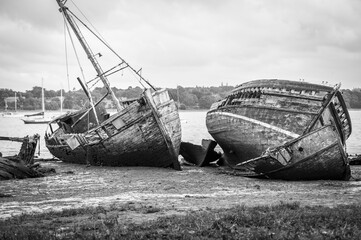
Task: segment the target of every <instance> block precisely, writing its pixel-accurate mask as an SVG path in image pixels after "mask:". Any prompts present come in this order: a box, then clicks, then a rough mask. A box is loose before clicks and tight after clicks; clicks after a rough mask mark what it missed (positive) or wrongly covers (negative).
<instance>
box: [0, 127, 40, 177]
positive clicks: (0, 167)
mask: <svg viewBox="0 0 361 240" xmlns="http://www.w3.org/2000/svg"><path fill="white" fill-rule="evenodd" d="M39 138H40V136H39V135H38V134H36V135H34V136H26V137H23V138H18V137H0V140H1V141H12V142H21V143H22V144H21V147H20V151H19V153H18V154H17V155H15V156H0V180H9V179H23V178H34V177H42V176H43V174H42V173H40V172H39V171H37V170H36V169H35V168H36V167H37V166H38V165H37V164H34V154H35V151H36V147H37V144H38V141H39ZM1 155H2V154H1Z"/></svg>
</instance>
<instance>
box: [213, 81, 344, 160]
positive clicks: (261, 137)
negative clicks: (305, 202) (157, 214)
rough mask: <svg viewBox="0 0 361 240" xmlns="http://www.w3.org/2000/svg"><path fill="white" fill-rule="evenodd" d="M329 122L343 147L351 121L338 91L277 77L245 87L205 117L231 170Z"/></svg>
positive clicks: (233, 93)
mask: <svg viewBox="0 0 361 240" xmlns="http://www.w3.org/2000/svg"><path fill="white" fill-rule="evenodd" d="M328 124H331V125H332V126H333V127H334V131H335V133H336V134H335V135H334V140H340V142H341V146H344V145H345V141H346V139H347V138H348V136H349V135H350V134H351V120H350V116H349V114H348V111H347V108H346V106H345V103H344V101H343V98H342V96H341V93H340V92H339V91H338V89H334V88H331V87H328V86H323V85H317V84H310V83H305V82H296V81H287V80H277V79H271V80H256V81H251V82H248V83H244V84H242V85H240V86H239V87H237V88H236V89H235V90H233V91H232V93H231V94H230V95H228V96H227V97H226V98H225V99H223V100H221V101H219V102H216V103H214V104H213V105H212V107H211V109H210V111H208V113H207V117H206V125H207V128H208V131H209V133H210V134H211V135H212V137H213V138H214V139H215V140H216V142H217V143H218V144H219V145H220V147H221V148H222V149H223V152H224V156H223V158H224V160H225V163H226V164H228V165H229V166H231V167H235V166H236V165H237V164H239V163H242V162H245V161H248V160H250V159H254V158H257V157H259V156H261V155H262V154H263V153H264V152H265V151H266V150H267V149H269V148H274V147H277V146H282V145H283V144H284V143H285V142H289V141H291V140H293V139H296V138H298V137H300V136H303V135H304V134H306V133H308V132H310V131H314V130H316V129H319V128H322V127H324V126H325V125H328Z"/></svg>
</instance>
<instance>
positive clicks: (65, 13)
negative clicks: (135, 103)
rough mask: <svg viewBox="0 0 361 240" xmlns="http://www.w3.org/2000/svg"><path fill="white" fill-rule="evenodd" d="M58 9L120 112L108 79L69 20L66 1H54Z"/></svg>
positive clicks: (118, 103) (78, 30) (71, 20)
mask: <svg viewBox="0 0 361 240" xmlns="http://www.w3.org/2000/svg"><path fill="white" fill-rule="evenodd" d="M56 1H57V3H58V5H59V7H60V9H59V11H60V12H61V13H63V16H64V17H65V18H66V20H67V21H68V23H69V24H70V26H71V28H72V29H73V31H74V34H75V35H76V37H77V38H78V40H79V42H80V44H81V45H82V47H83V49H84V51H85V53H86V54H87V56H88V59H89V60H90V62H91V63H92V65H93V67H94V68H95V70H96V72H97V74H98V77H99V78H100V80H101V81H102V82H103V84H104V86H105V88H106V89H107V90H108V93H110V95H111V98H112V100H113V102H114V104H115V107H116V108H117V111H118V112H119V111H121V110H122V109H123V107H122V106H121V104H120V102H119V100H118V99H117V97H116V96H115V94H114V92H113V91H112V90H111V88H110V84H109V81H108V79H107V78H106V76H105V74H104V72H103V70H102V69H101V67H100V65H99V63H98V61H97V60H96V58H95V57H94V54H93V52H92V51H91V49H90V47H89V45H88V43H87V42H86V41H85V39H84V37H83V35H82V34H81V32H80V29H79V28H78V26H77V25H76V24H75V23H74V22H73V19H72V18H71V16H70V15H69V13H68V8H67V7H65V3H66V1H67V0H56Z"/></svg>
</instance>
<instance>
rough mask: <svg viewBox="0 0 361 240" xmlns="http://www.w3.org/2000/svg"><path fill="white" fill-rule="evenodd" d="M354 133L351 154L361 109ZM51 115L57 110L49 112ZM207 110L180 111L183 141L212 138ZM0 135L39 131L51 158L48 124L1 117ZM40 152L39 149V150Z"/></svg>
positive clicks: (14, 147) (359, 141)
mask: <svg viewBox="0 0 361 240" xmlns="http://www.w3.org/2000/svg"><path fill="white" fill-rule="evenodd" d="M349 112H350V115H351V121H352V134H351V137H350V138H349V139H348V140H347V152H348V153H349V154H361V110H350V111H349ZM47 114H48V115H49V116H52V115H58V114H59V113H57V112H49V113H47ZM205 117H206V111H205V110H204V111H180V118H181V125H182V141H185V142H192V143H194V144H200V143H201V140H202V139H211V138H212V137H211V136H210V134H209V133H208V131H207V128H206V123H205ZM0 126H1V127H0V136H7V137H24V136H26V135H33V134H35V133H38V134H39V135H40V136H41V140H40V156H39V157H40V158H51V157H52V156H51V155H50V153H49V152H48V150H47V148H46V147H45V143H44V133H45V131H46V128H47V124H24V123H23V121H22V120H21V118H19V117H0ZM19 149H20V143H16V142H2V143H1V145H0V152H2V153H3V155H5V156H9V155H15V154H17V153H18V151H19ZM37 152H38V151H37Z"/></svg>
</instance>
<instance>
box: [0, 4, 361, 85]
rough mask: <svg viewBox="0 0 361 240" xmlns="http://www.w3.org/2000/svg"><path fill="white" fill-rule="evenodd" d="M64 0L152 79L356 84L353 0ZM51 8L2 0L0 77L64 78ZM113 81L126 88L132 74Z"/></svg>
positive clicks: (359, 40) (21, 81) (360, 18)
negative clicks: (297, 81)
mask: <svg viewBox="0 0 361 240" xmlns="http://www.w3.org/2000/svg"><path fill="white" fill-rule="evenodd" d="M73 3H75V4H76V6H75V5H74V4H73ZM67 5H68V6H69V8H70V9H71V10H72V11H73V12H74V13H76V14H77V15H78V16H79V17H81V18H82V19H84V18H83V16H82V14H84V15H85V16H86V17H87V19H88V20H90V22H91V23H92V24H93V25H94V26H96V29H97V30H99V32H101V34H102V36H104V37H105V39H106V40H107V42H108V43H110V45H111V46H112V47H113V49H114V50H116V51H117V52H118V53H119V54H120V55H121V56H122V57H124V58H125V59H126V60H127V61H128V62H129V63H130V64H131V65H132V66H133V67H134V68H135V69H139V68H141V67H142V68H143V73H144V75H145V76H146V77H147V79H149V80H150V81H151V82H152V83H153V84H154V85H156V86H162V87H175V86H176V85H186V86H195V85H199V86H203V85H204V86H209V85H220V84H221V83H222V82H223V83H226V82H228V84H230V85H236V84H239V83H241V82H244V81H249V80H252V79H257V78H285V79H294V80H297V79H299V78H304V79H305V80H306V81H311V82H318V83H320V82H321V81H328V82H334V83H338V82H340V81H341V82H343V87H346V88H353V87H361V83H360V81H359V78H360V74H361V69H360V68H359V66H360V64H361V29H360V28H359V26H360V25H361V15H360V14H359V13H360V12H361V2H360V1H358V0H350V1H346V2H345V1H341V0H329V1H326V0H319V1H313V0H302V1H301V0H296V1H287V0H274V1H266V0H226V1H216V0H209V1H200V0H199V1H194V0H193V1H191V0H183V1H176V0H153V1H144V0H135V1H125V0H107V1H100V0H94V1H87V0H68V1H67ZM77 7H79V9H81V12H79V11H78V9H77ZM57 9H58V6H57V3H56V1H55V0H54V1H49V0H35V1H31V2H30V1H27V0H17V1H11V0H2V1H0V22H1V25H0V34H1V38H0V74H1V78H0V81H1V86H0V87H8V88H14V89H19V90H24V89H30V88H31V87H32V86H34V85H36V82H40V81H39V79H40V78H41V77H44V78H47V79H48V84H49V87H48V88H51V89H58V88H59V87H58V85H59V82H65V83H64V84H63V86H64V85H67V83H66V82H67V80H66V72H65V71H64V70H65V69H66V68H65V53H64V36H63V32H64V25H63V20H62V17H61V14H60V13H59V12H58V10H57ZM87 19H85V20H84V21H85V22H87ZM87 24H89V23H87ZM89 26H91V25H89ZM87 39H88V38H87ZM67 43H68V47H69V48H70V41H69V39H67ZM89 43H90V42H89ZM92 46H95V48H94V52H98V51H101V52H102V53H104V54H103V55H104V57H103V58H101V59H99V61H101V63H105V65H106V67H110V66H112V64H113V65H114V64H116V63H117V62H112V63H110V62H108V61H106V60H105V58H106V57H107V56H108V54H107V53H106V52H103V50H100V48H98V45H92ZM80 52H81V50H79V54H80ZM68 54H69V64H70V66H69V69H70V74H71V75H72V76H71V79H72V80H71V81H72V83H71V85H72V86H75V87H77V88H78V86H77V83H76V81H75V80H74V79H75V77H76V76H79V71H78V70H76V69H77V68H78V67H77V66H76V62H77V61H76V60H75V59H74V58H73V57H74V54H72V53H70V52H69V53H68ZM70 57H71V59H70ZM81 59H82V63H83V62H86V57H84V56H83V55H81ZM90 72H91V73H90V75H89V76H91V77H92V76H93V75H94V71H92V70H90ZM64 79H65V80H64ZM45 82H46V80H45ZM112 84H113V85H115V86H117V87H123V88H124V87H127V86H128V85H133V84H136V82H134V81H133V82H131V81H130V80H128V79H127V80H124V82H121V81H117V82H115V83H112Z"/></svg>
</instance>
